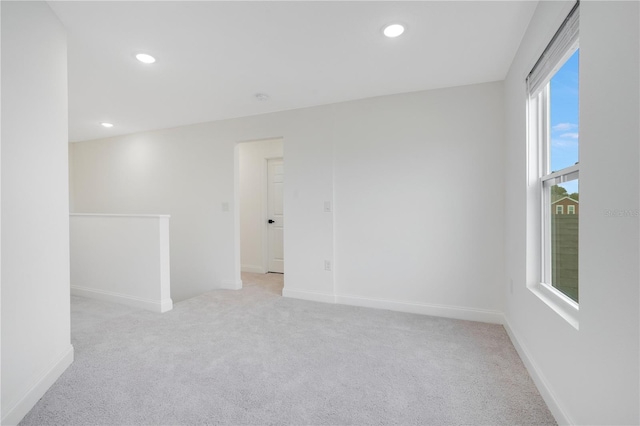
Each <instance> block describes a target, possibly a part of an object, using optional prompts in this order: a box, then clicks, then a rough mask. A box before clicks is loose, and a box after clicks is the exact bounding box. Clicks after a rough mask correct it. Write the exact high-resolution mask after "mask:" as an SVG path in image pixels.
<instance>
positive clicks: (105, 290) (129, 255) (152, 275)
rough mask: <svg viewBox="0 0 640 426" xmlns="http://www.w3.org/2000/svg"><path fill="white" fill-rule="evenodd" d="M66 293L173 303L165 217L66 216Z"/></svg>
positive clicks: (164, 305) (152, 304)
mask: <svg viewBox="0 0 640 426" xmlns="http://www.w3.org/2000/svg"><path fill="white" fill-rule="evenodd" d="M69 225H70V235H71V241H70V245H71V294H75V295H78V296H85V297H91V298H94V299H101V300H108V301H112V302H118V303H123V304H126V305H129V306H134V307H138V308H142V309H148V310H151V311H154V312H166V311H169V310H171V309H172V308H173V302H172V300H171V293H170V292H171V284H170V259H169V216H166V215H135V216H124V215H95V214H90V215H78V214H74V215H71V218H70V224H69Z"/></svg>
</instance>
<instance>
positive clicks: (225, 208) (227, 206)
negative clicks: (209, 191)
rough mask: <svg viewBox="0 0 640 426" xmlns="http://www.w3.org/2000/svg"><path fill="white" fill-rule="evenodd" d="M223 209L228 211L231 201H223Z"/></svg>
mask: <svg viewBox="0 0 640 426" xmlns="http://www.w3.org/2000/svg"><path fill="white" fill-rule="evenodd" d="M222 211H223V212H228V211H229V203H227V202H224V203H222Z"/></svg>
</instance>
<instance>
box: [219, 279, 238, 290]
mask: <svg viewBox="0 0 640 426" xmlns="http://www.w3.org/2000/svg"><path fill="white" fill-rule="evenodd" d="M219 289H221V290H242V280H237V281H236V280H222V282H221V283H220V287H219Z"/></svg>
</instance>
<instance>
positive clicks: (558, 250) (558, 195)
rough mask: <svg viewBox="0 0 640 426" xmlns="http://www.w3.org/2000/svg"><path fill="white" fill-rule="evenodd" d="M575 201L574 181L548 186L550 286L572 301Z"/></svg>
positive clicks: (575, 282) (575, 295) (575, 287)
mask: <svg viewBox="0 0 640 426" xmlns="http://www.w3.org/2000/svg"><path fill="white" fill-rule="evenodd" d="M579 198H580V197H579V193H578V179H575V180H572V181H569V182H565V183H562V184H560V185H554V186H552V187H551V212H550V213H551V224H550V225H551V229H550V231H551V238H550V243H551V285H552V286H553V287H555V288H557V289H558V290H560V291H561V292H562V293H564V294H566V295H567V296H569V297H570V298H571V299H573V300H574V301H576V302H577V301H578V223H579V217H580V202H579ZM569 211H571V213H569Z"/></svg>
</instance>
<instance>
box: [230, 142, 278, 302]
mask: <svg viewBox="0 0 640 426" xmlns="http://www.w3.org/2000/svg"><path fill="white" fill-rule="evenodd" d="M237 150H238V151H237V162H236V166H237V171H238V173H237V175H236V176H237V178H238V180H237V182H238V185H237V186H236V188H237V189H236V190H237V193H236V196H237V200H238V206H239V209H238V210H239V218H238V219H239V220H238V223H239V245H240V247H239V250H238V251H239V258H240V262H239V266H240V272H241V274H242V281H243V282H245V281H247V280H250V281H259V279H258V278H259V277H258V276H256V275H253V274H270V275H271V274H274V275H275V274H279V275H280V278H279V279H278V278H277V277H273V278H274V279H277V280H279V281H282V282H284V280H283V279H284V276H283V275H282V274H284V212H285V209H284V197H283V193H284V143H283V140H282V138H278V139H267V140H258V141H248V142H241V143H238V144H237ZM280 294H281V292H280Z"/></svg>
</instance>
